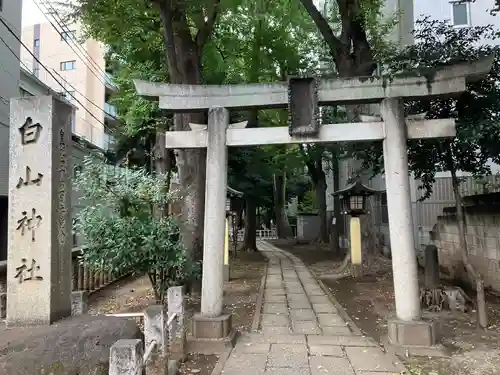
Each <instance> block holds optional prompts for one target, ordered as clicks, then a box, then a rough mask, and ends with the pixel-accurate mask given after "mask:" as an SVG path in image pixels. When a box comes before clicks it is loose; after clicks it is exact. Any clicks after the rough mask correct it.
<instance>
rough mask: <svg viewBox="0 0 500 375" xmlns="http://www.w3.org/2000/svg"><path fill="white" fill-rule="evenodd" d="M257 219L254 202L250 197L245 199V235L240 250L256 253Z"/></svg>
mask: <svg viewBox="0 0 500 375" xmlns="http://www.w3.org/2000/svg"><path fill="white" fill-rule="evenodd" d="M256 232H257V217H256V207H255V202H254V200H253V199H252V198H251V197H247V198H246V207H245V235H244V238H243V246H242V247H241V248H242V250H248V251H257V237H256V235H257V233H256Z"/></svg>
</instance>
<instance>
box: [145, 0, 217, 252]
mask: <svg viewBox="0 0 500 375" xmlns="http://www.w3.org/2000/svg"><path fill="white" fill-rule="evenodd" d="M153 3H155V4H157V5H158V6H159V9H160V18H161V21H162V24H163V33H164V44H165V52H166V60H167V65H168V72H169V76H170V81H171V82H172V83H176V84H192V85H197V84H200V83H201V68H202V67H201V56H202V53H203V48H204V46H205V44H206V42H207V40H208V38H209V36H210V34H211V33H212V29H213V25H214V22H215V19H216V17H217V9H218V3H217V2H214V4H213V8H212V9H208V13H207V17H206V18H205V21H204V23H203V24H202V25H200V28H199V30H198V32H197V34H196V36H195V37H193V36H192V34H191V33H192V26H191V25H190V23H189V22H188V20H187V17H186V12H185V9H184V4H183V3H182V2H180V1H171V0H154V1H153ZM205 117H206V116H205V114H203V113H202V114H200V113H194V114H193V113H190V114H176V115H175V116H174V129H175V130H190V127H189V123H198V124H200V123H204V122H205V121H206V119H205ZM176 158H177V166H178V171H179V180H180V185H181V190H182V195H183V209H182V214H183V219H184V221H185V226H184V227H183V228H182V241H183V244H184V246H185V247H186V248H187V249H188V250H191V251H192V254H193V256H194V257H195V258H197V259H202V257H203V225H204V208H205V174H206V171H205V165H206V150H205V149H199V150H176Z"/></svg>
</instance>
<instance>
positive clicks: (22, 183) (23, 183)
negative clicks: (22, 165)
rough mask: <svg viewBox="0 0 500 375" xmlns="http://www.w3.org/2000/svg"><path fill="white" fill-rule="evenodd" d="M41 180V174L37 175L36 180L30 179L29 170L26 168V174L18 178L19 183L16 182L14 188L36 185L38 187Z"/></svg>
mask: <svg viewBox="0 0 500 375" xmlns="http://www.w3.org/2000/svg"><path fill="white" fill-rule="evenodd" d="M42 178H43V174H41V173H37V177H36V178H32V176H31V168H30V167H26V173H25V175H24V177H19V181H18V182H17V185H16V188H18V189H19V188H20V187H21V186H28V185H37V186H40V184H41V183H42Z"/></svg>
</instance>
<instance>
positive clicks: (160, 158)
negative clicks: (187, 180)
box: [153, 129, 172, 218]
mask: <svg viewBox="0 0 500 375" xmlns="http://www.w3.org/2000/svg"><path fill="white" fill-rule="evenodd" d="M153 150H154V152H153V154H154V170H155V173H156V175H162V174H167V180H166V181H165V186H164V192H165V194H168V192H169V191H170V175H171V171H172V165H171V162H170V160H169V153H168V152H167V149H166V147H165V130H163V129H158V130H157V131H156V136H155V145H154V148H153ZM153 211H154V214H155V216H156V217H158V218H162V217H165V216H167V215H168V211H169V209H168V204H166V205H165V206H163V207H154V209H153Z"/></svg>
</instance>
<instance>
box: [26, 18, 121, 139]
mask: <svg viewBox="0 0 500 375" xmlns="http://www.w3.org/2000/svg"><path fill="white" fill-rule="evenodd" d="M81 38H82V32H81V28H80V27H79V25H78V24H73V25H68V26H66V25H61V24H54V23H49V22H47V23H41V24H35V25H32V26H28V27H25V28H23V30H22V41H23V43H24V44H25V45H26V46H27V47H28V48H29V50H30V51H28V50H26V49H25V48H22V49H21V61H22V64H23V66H24V67H25V68H26V69H28V70H29V71H30V72H31V73H33V75H35V76H36V77H37V78H39V79H40V80H41V81H42V82H43V83H44V84H46V85H48V86H49V87H51V88H52V89H53V90H54V91H56V92H59V93H61V94H62V95H63V96H65V97H66V98H67V99H68V100H69V101H70V102H71V103H72V104H74V105H75V106H76V107H77V111H76V117H75V122H74V129H73V132H74V133H75V134H77V135H79V136H81V137H83V138H84V139H86V140H88V141H90V142H92V143H93V144H94V145H96V146H97V147H100V148H105V149H106V148H108V147H109V145H110V139H111V137H110V134H109V129H110V128H111V127H112V126H113V125H114V122H115V121H116V109H115V108H114V107H113V106H112V105H110V104H109V103H107V100H106V98H108V97H109V95H110V94H111V92H112V90H113V84H112V83H111V80H110V78H109V76H108V75H107V74H106V73H105V59H104V57H105V46H104V45H103V44H102V43H100V42H98V41H96V40H92V39H87V40H85V41H83V42H82V43H80V41H81ZM30 52H31V53H33V55H34V56H36V58H35V57H33V56H32V55H31V53H30ZM39 62H40V63H41V64H40V63H39Z"/></svg>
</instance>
